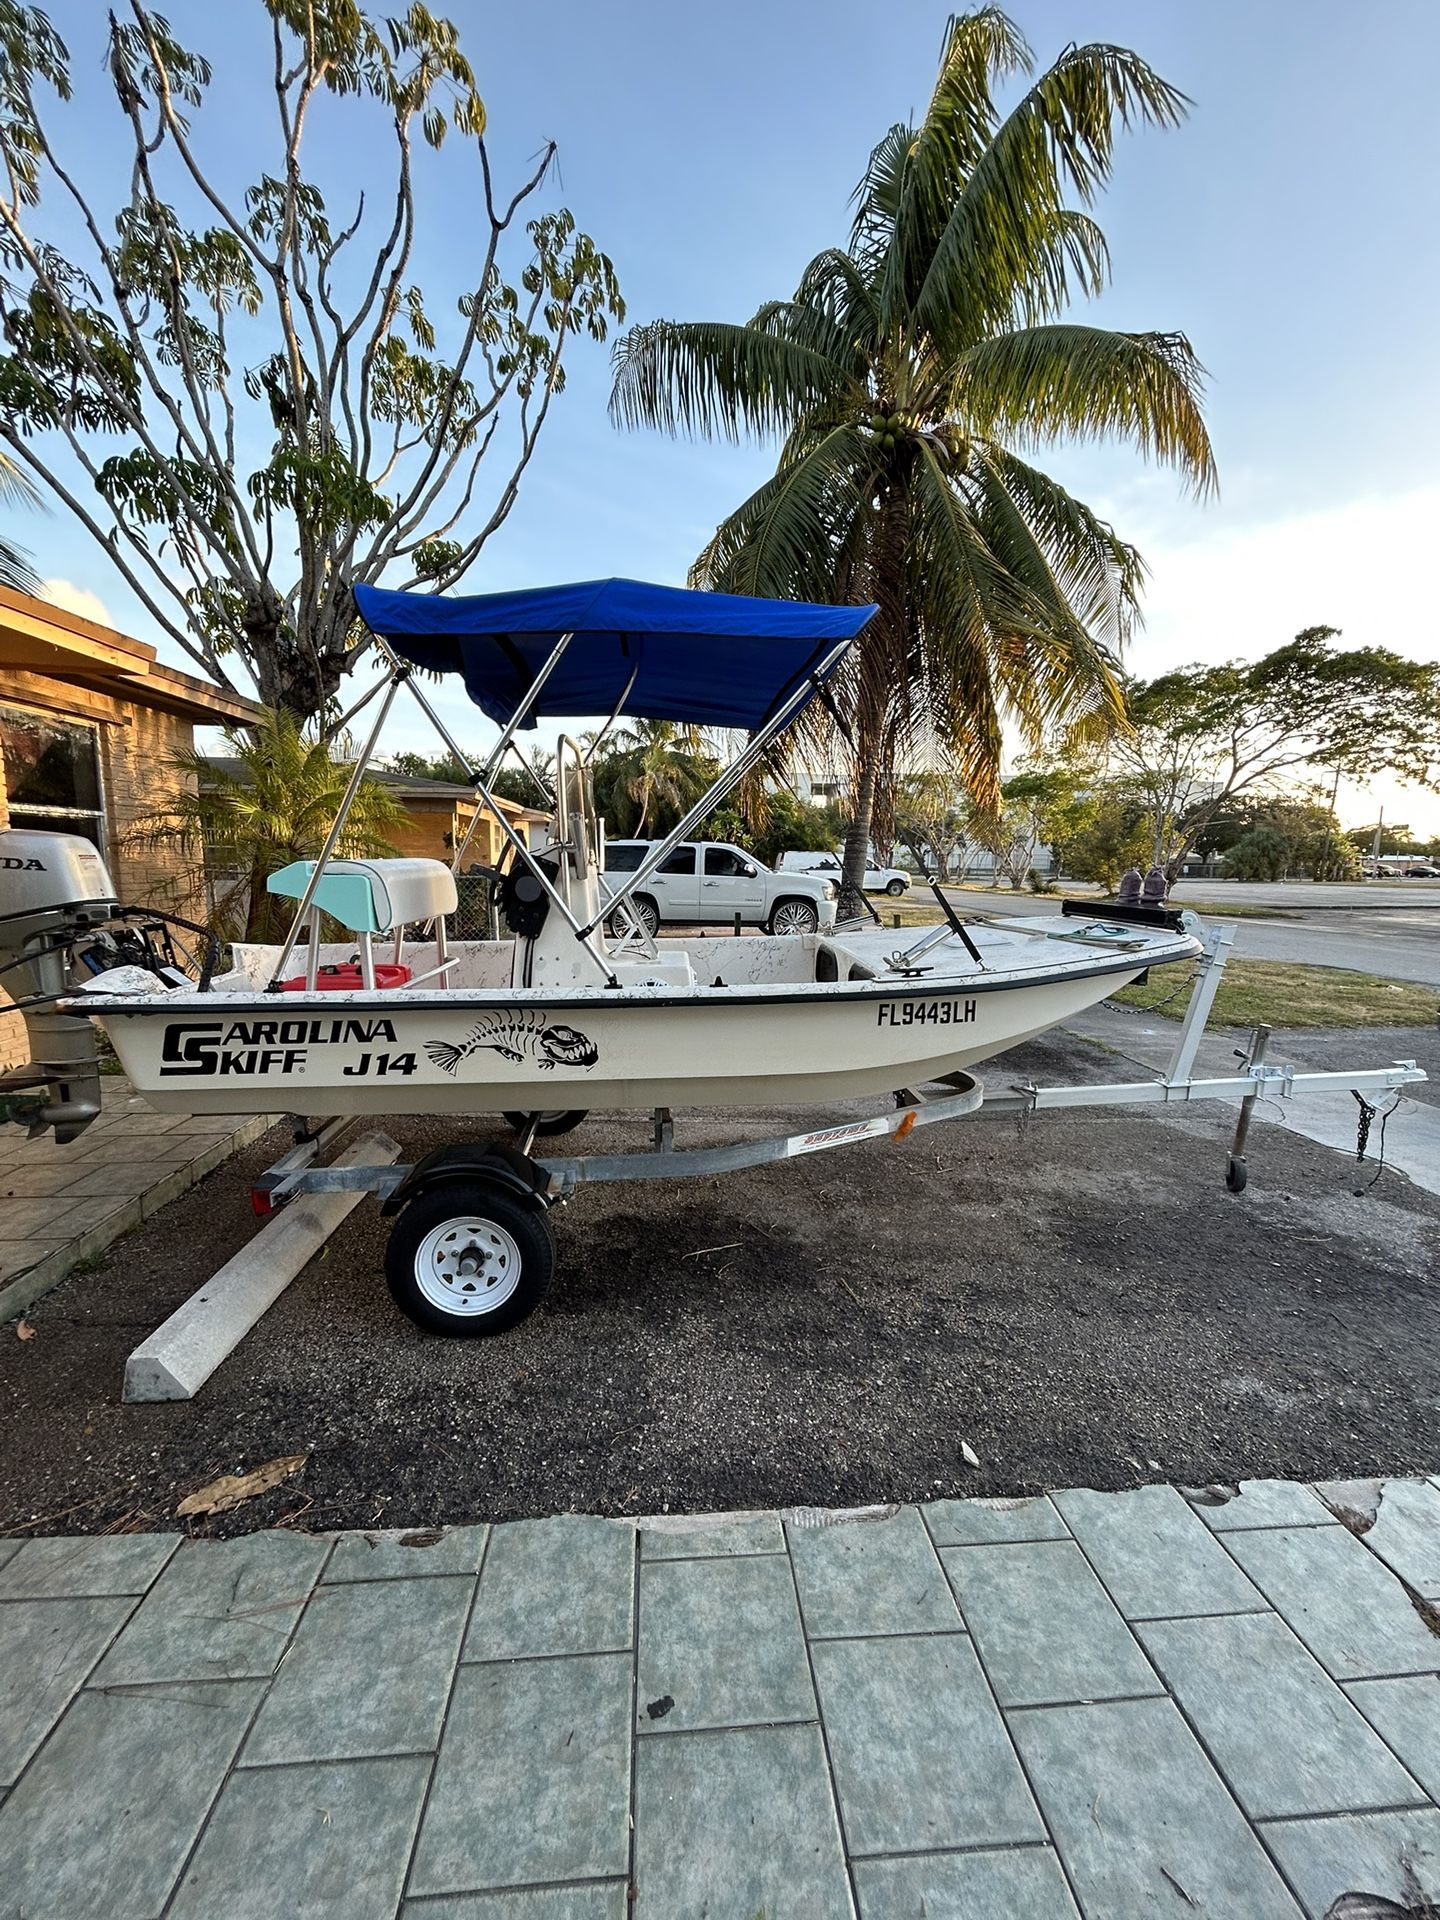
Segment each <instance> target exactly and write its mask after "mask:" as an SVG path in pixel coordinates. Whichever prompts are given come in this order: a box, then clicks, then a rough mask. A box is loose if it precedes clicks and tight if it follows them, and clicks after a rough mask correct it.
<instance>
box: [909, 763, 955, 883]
mask: <svg viewBox="0 0 1440 1920" xmlns="http://www.w3.org/2000/svg"><path fill="white" fill-rule="evenodd" d="M973 811H974V809H973V807H972V804H971V801H970V796H969V792H968V790H967V788H966V785H965V782H964V781H963V780H962V779H961V777H960V775H959V773H958V772H956V771H955V770H954V769H951V770H948V771H941V770H938V769H927V770H926V771H925V772H923V773H914V774H910V775H908V776H907V777H906V778H905V779H903V780H901V781H900V782H899V784H898V786H897V790H896V798H895V831H896V833H897V835H898V836H899V838H900V840H901V842H902V844H903V845H905V846H907V847H908V848H909V849H910V851H911V852H912V853H913V854H914V855H915V857H916V859H917V860H919V862H920V864H921V865H922V866H923V867H924V868H926V869H927V871H928V872H930V873H931V874H933V875H934V876H935V877H936V878H937V879H945V878H948V877H949V875H950V874H951V873H952V872H953V871H954V870H955V867H956V865H957V864H958V863H960V859H959V857H960V856H962V855H963V852H964V849H965V846H966V843H967V840H968V838H969V831H970V822H971V817H972V814H973Z"/></svg>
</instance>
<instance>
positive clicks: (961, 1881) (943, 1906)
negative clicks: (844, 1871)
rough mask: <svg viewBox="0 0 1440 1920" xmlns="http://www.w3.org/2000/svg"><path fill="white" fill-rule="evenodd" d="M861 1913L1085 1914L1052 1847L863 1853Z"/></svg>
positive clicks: (1063, 1919)
mask: <svg viewBox="0 0 1440 1920" xmlns="http://www.w3.org/2000/svg"><path fill="white" fill-rule="evenodd" d="M855 1891H856V1892H857V1893H858V1895H859V1896H860V1920H915V1917H916V1915H921V1914H934V1915H935V1916H936V1917H937V1920H939V1917H940V1916H942V1915H943V1916H944V1920H1079V1913H1078V1910H1077V1908H1076V1906H1075V1902H1074V1901H1073V1900H1072V1899H1071V1898H1070V1889H1069V1888H1068V1887H1067V1886H1066V1884H1065V1876H1064V1874H1063V1873H1062V1872H1061V1871H1060V1863H1059V1861H1058V1860H1057V1859H1056V1858H1055V1855H1054V1854H1053V1853H1052V1852H1051V1850H1050V1848H1049V1847H1015V1848H1010V1849H1007V1850H1006V1851H1005V1852H1003V1853H927V1854H921V1855H918V1856H914V1857H912V1858H910V1859H908V1860H857V1861H856V1863H855Z"/></svg>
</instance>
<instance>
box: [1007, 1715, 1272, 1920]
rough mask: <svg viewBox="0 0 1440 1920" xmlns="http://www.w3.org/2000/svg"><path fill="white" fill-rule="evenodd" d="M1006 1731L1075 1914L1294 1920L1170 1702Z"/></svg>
mask: <svg viewBox="0 0 1440 1920" xmlns="http://www.w3.org/2000/svg"><path fill="white" fill-rule="evenodd" d="M1010 1731H1011V1733H1012V1734H1013V1736H1014V1738H1015V1742H1016V1745H1017V1746H1018V1747H1019V1749H1020V1753H1021V1756H1022V1758H1023V1759H1024V1761H1025V1765H1026V1769H1027V1771H1028V1772H1029V1775H1030V1780H1031V1783H1032V1785H1033V1786H1034V1788H1035V1791H1036V1793H1037V1794H1038V1795H1039V1797H1040V1805H1041V1806H1042V1808H1043V1809H1044V1811H1045V1817H1046V1819H1047V1820H1048V1821H1049V1823H1050V1830H1051V1832H1052V1833H1053V1835H1054V1837H1055V1844H1056V1846H1057V1847H1058V1848H1059V1850H1060V1857H1061V1858H1062V1859H1063V1860H1064V1862H1065V1866H1066V1869H1067V1871H1068V1872H1069V1875H1070V1884H1071V1885H1072V1886H1073V1887H1074V1889H1075V1893H1076V1897H1077V1898H1078V1900H1079V1902H1080V1905H1081V1908H1082V1910H1083V1911H1084V1912H1086V1913H1088V1914H1094V1915H1096V1916H1097V1920H1098V1916H1100V1915H1104V1916H1106V1920H1111V1916H1114V1920H1120V1916H1122V1915H1123V1916H1124V1917H1125V1920H1130V1916H1132V1915H1134V1916H1137V1917H1138V1916H1139V1915H1142V1914H1145V1915H1148V1914H1152V1913H1153V1914H1165V1915H1170V1916H1173V1917H1174V1920H1182V1917H1188V1916H1193V1915H1195V1914H1197V1913H1199V1914H1213V1915H1215V1916H1217V1920H1218V1917H1219V1916H1221V1915H1224V1916H1225V1917H1226V1920H1230V1916H1232V1915H1233V1916H1235V1920H1239V1916H1241V1915H1242V1914H1243V1915H1244V1920H1296V1913H1297V1909H1296V1906H1295V1903H1294V1901H1293V1900H1292V1899H1291V1898H1290V1896H1289V1894H1288V1893H1287V1892H1286V1891H1285V1888H1284V1886H1283V1885H1282V1883H1281V1881H1280V1879H1279V1877H1278V1875H1277V1874H1276V1872H1275V1869H1274V1868H1273V1867H1272V1866H1271V1864H1270V1862H1269V1861H1268V1860H1267V1859H1266V1857H1265V1854H1264V1852H1263V1850H1262V1849H1261V1846H1260V1843H1259V1841H1258V1840H1257V1839H1256V1838H1255V1836H1254V1834H1253V1833H1252V1832H1251V1830H1250V1828H1249V1827H1248V1826H1247V1824H1246V1822H1245V1818H1244V1816H1243V1815H1242V1814H1241V1812H1240V1810H1239V1808H1238V1807H1237V1806H1236V1805H1235V1802H1234V1801H1233V1800H1232V1799H1231V1798H1230V1795H1229V1794H1228V1793H1227V1792H1226V1790H1225V1787H1224V1785H1223V1784H1222V1782H1221V1780H1220V1778H1219V1776H1218V1775H1217V1774H1216V1773H1215V1771H1214V1769H1213V1768H1212V1767H1211V1765H1210V1763H1209V1761H1208V1760H1207V1759H1206V1758H1205V1755H1204V1754H1203V1753H1202V1752H1201V1750H1200V1748H1199V1746H1198V1745H1197V1744H1196V1742H1195V1739H1194V1736H1193V1735H1192V1734H1191V1733H1190V1731H1189V1729H1188V1728H1187V1727H1186V1725H1185V1722H1184V1721H1183V1720H1182V1719H1181V1717H1180V1713H1179V1710H1178V1709H1177V1708H1176V1707H1175V1706H1174V1704H1173V1703H1172V1702H1171V1701H1169V1700H1114V1701H1110V1702H1108V1703H1104V1704H1101V1705H1097V1706H1091V1707H1042V1708H1040V1709H1038V1710H1037V1711H1036V1712H1033V1713H1016V1714H1012V1715H1011V1717H1010Z"/></svg>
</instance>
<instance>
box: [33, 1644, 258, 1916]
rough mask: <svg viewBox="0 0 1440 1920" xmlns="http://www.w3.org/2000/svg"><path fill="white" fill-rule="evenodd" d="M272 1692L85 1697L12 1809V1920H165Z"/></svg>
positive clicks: (244, 1686)
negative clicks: (169, 1900) (253, 1720)
mask: <svg viewBox="0 0 1440 1920" xmlns="http://www.w3.org/2000/svg"><path fill="white" fill-rule="evenodd" d="M260 1691H261V1690H260V1687H259V1686H258V1685H257V1684H255V1683H254V1682H252V1681H241V1682H232V1683H229V1684H225V1683H217V1682H213V1681H212V1682H202V1683H198V1684H193V1685H187V1684H184V1683H180V1684H176V1685H173V1686H166V1687H159V1688H150V1687H142V1688H135V1689H122V1688H117V1689H114V1690H111V1691H108V1692H94V1693H92V1692H86V1693H82V1694H81V1695H80V1696H79V1698H78V1699H76V1700H75V1701H73V1702H72V1704H71V1706H70V1709H69V1711H68V1712H67V1713H66V1715H65V1718H64V1719H63V1720H62V1721H61V1723H60V1725H59V1726H58V1727H57V1728H56V1730H55V1732H54V1733H53V1734H52V1735H51V1737H50V1740H49V1742H48V1743H47V1744H46V1746H45V1749H44V1751H43V1752H42V1753H40V1754H39V1755H38V1756H37V1758H36V1759H35V1760H34V1761H32V1763H31V1765H30V1768H29V1770H28V1771H27V1773H26V1774H25V1776H24V1778H23V1779H22V1780H21V1782H20V1784H19V1785H18V1786H17V1787H16V1788H15V1790H14V1791H13V1792H12V1793H11V1795H10V1797H9V1799H8V1800H7V1801H6V1802H5V1805H4V1807H3V1808H0V1920H22V1916H23V1917H24V1920H30V1916H32V1915H33V1916H37V1917H38V1916H40V1915H42V1914H43V1915H51V1916H55V1917H56V1920H58V1917H59V1916H62V1915H63V1916H64V1920H155V1916H156V1915H157V1914H158V1913H159V1912H160V1910H161V1908H162V1907H163V1906H164V1904H165V1900H166V1897H167V1895H168V1894H169V1892H170V1889H171V1886H172V1884H173V1883H174V1880H175V1877H176V1875H177V1874H178V1873H179V1872H180V1869H181V1867H182V1866H183V1865H184V1863H185V1857H186V1855H187V1854H188V1853H189V1851H190V1848H191V1847H192V1846H193V1844H194V1841H195V1836H196V1835H197V1834H198V1833H199V1831H200V1826H201V1822H202V1821H203V1820H204V1818H205V1815H206V1813H207V1811H208V1810H209V1807H210V1803H211V1801H212V1800H213V1799H214V1797H215V1795H216V1794H217V1793H218V1792H219V1790H220V1783H221V1781H222V1780H223V1779H224V1777H225V1772H226V1769H227V1768H228V1766H229V1765H230V1762H231V1761H232V1760H233V1759H234V1757H235V1751H236V1749H237V1748H238V1746H239V1745H240V1742H241V1740H242V1739H243V1738H244V1735H245V1728H246V1726H247V1725H248V1724H249V1720H250V1716H251V1714H252V1713H253V1712H254V1710H255V1707H256V1704H257V1702H258V1700H259V1698H260Z"/></svg>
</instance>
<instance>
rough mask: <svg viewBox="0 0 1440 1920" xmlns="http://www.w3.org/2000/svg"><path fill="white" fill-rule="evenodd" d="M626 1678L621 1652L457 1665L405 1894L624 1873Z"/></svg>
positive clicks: (626, 1838) (626, 1855)
mask: <svg viewBox="0 0 1440 1920" xmlns="http://www.w3.org/2000/svg"><path fill="white" fill-rule="evenodd" d="M631 1684H632V1683H631V1673H630V1659H629V1656H628V1655H627V1654H623V1653H621V1654H614V1653H612V1654H589V1655H582V1656H577V1657H576V1658H574V1659H566V1660H518V1661H515V1662H514V1663H513V1664H510V1663H505V1662H497V1663H491V1664H487V1665H484V1666H473V1667H462V1668H461V1669H460V1671H459V1674H458V1676H457V1678H456V1681H455V1689H454V1693H453V1695H452V1698H451V1702H450V1715H449V1718H448V1720H447V1721H446V1723H445V1737H444V1740H443V1742H442V1744H441V1747H440V1758H439V1760H438V1761H437V1762H436V1767H435V1781H434V1786H433V1787H432V1789H431V1794H430V1803H429V1806H428V1807H427V1808H426V1811H425V1820H424V1824H423V1826H422V1827H421V1830H420V1841H419V1846H418V1848H417V1850H416V1855H415V1870H414V1874H413V1876H412V1879H411V1884H410V1891H411V1893H412V1894H421V1893H466V1892H475V1891H480V1890H482V1889H487V1888H493V1887H516V1886H526V1885H534V1884H535V1883H537V1882H539V1883H544V1882H548V1881H557V1880H586V1879H601V1878H605V1877H607V1876H610V1875H621V1874H624V1873H625V1872H626V1870H627V1868H628V1866H629V1854H630V1829H629V1821H628V1818H627V1815H628V1810H629V1798H630V1699H631Z"/></svg>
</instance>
